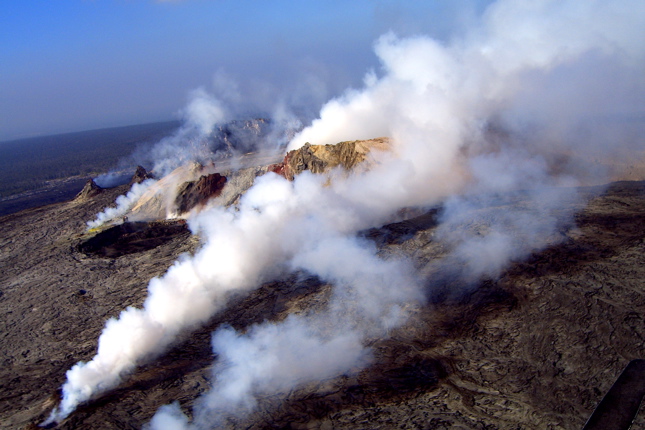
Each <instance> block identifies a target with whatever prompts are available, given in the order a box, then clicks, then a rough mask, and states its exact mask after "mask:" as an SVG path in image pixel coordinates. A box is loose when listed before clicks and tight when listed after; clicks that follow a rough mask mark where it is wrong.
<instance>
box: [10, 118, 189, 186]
mask: <svg viewBox="0 0 645 430" xmlns="http://www.w3.org/2000/svg"><path fill="white" fill-rule="evenodd" d="M177 127H179V123H178V122H176V121H171V122H161V123H153V124H143V125H133V126H128V127H118V128H106V129H101V130H92V131H83V132H77V133H67V134H58V135H54V136H43V137H33V138H28V139H20V140H12V141H7V142H0V197H5V196H8V195H12V194H17V193H21V192H23V191H28V190H34V189H37V188H39V187H41V186H43V185H44V183H45V181H48V180H52V179H59V178H67V177H70V176H76V175H84V176H85V175H87V176H88V177H89V176H95V175H97V174H100V173H105V172H107V171H109V170H110V169H112V168H114V167H115V166H117V163H118V161H119V160H120V159H122V158H124V157H127V156H128V155H130V154H132V152H133V151H134V150H135V148H136V147H137V145H139V144H143V143H154V142H156V141H158V140H160V139H161V138H163V137H164V136H167V135H169V134H170V133H171V132H172V131H174V130H175V129H177Z"/></svg>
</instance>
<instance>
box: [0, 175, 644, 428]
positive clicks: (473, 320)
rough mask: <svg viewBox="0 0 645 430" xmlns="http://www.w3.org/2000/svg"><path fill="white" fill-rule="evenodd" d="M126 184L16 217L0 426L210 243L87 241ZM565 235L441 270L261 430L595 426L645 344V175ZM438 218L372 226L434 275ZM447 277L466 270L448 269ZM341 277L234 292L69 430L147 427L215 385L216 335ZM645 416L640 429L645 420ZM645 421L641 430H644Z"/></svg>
mask: <svg viewBox="0 0 645 430" xmlns="http://www.w3.org/2000/svg"><path fill="white" fill-rule="evenodd" d="M125 191H127V186H123V187H119V188H114V189H110V190H106V191H105V192H103V193H101V194H99V195H97V196H95V197H93V198H91V199H85V200H83V199H81V200H72V201H69V202H65V203H57V204H53V205H49V206H44V207H40V208H35V209H29V210H26V211H22V212H18V213H15V214H11V215H7V216H4V217H1V218H0V225H1V226H2V228H1V229H0V315H1V316H0V360H1V361H0V362H1V364H2V365H1V366H0V427H2V428H5V429H36V428H38V427H37V425H38V424H39V423H41V422H42V421H43V420H44V419H45V418H46V417H47V415H48V414H49V412H50V411H51V409H52V408H53V407H54V406H55V405H56V404H57V402H58V389H59V388H60V386H61V385H62V383H63V382H64V381H65V372H66V371H67V370H68V369H69V368H70V367H71V366H72V365H74V364H75V363H76V362H77V361H79V360H89V359H91V358H92V356H93V355H94V354H95V352H96V347H97V339H98V336H99V334H100V332H101V330H102V328H103V326H104V324H105V321H106V320H107V319H108V318H110V317H115V316H117V315H118V314H119V312H120V311H121V310H123V309H124V308H126V307H127V306H140V305H141V304H142V303H143V300H144V298H145V297H146V287H147V283H148V281H149V280H150V279H151V278H152V277H154V276H160V275H162V274H163V273H164V272H165V271H166V270H167V268H168V267H169V266H170V265H171V264H172V263H173V262H174V261H175V260H176V259H177V257H178V256H179V255H180V254H182V253H192V252H194V251H195V250H196V249H197V248H198V247H199V239H198V238H196V237H193V236H191V235H190V233H189V231H188V230H187V228H186V227H185V225H182V224H181V223H157V224H155V223H149V224H145V223H144V224H140V225H137V226H133V227H131V228H129V229H127V228H122V229H121V230H119V231H114V232H113V236H109V235H106V236H104V237H103V238H102V239H101V238H98V239H97V238H94V239H92V238H91V237H88V235H87V233H86V232H85V230H86V225H85V223H86V221H88V220H90V219H93V217H94V215H95V214H96V213H98V212H100V211H101V210H102V209H103V208H104V207H106V206H107V205H109V204H111V203H112V202H114V200H115V198H116V197H117V196H118V195H120V194H123V193H124V192H125ZM581 193H582V194H583V195H584V196H585V197H586V198H587V199H586V201H585V203H580V202H576V203H571V204H572V205H579V206H580V207H577V208H576V209H577V210H578V212H577V215H576V217H575V223H576V225H575V227H573V228H571V229H568V230H567V231H564V232H562V234H563V235H564V236H565V237H564V240H562V241H560V242H559V243H557V244H554V245H552V246H550V247H548V248H546V249H545V250H543V251H541V252H539V253H535V254H533V255H531V256H530V258H529V259H528V260H526V261H523V262H517V263H515V264H513V265H512V266H511V267H510V268H508V269H507V270H506V271H505V272H504V273H502V275H501V276H500V277H499V278H496V279H485V280H482V281H481V282H478V283H477V284H476V285H472V284H468V285H465V284H463V283H461V282H460V281H459V279H452V278H451V277H450V276H442V275H441V273H434V274H432V275H428V280H427V283H428V288H429V291H430V293H429V294H428V299H427V301H426V302H425V303H424V304H423V305H421V306H418V308H416V309H414V311H413V317H412V318H411V319H410V320H409V321H408V322H407V323H406V324H405V325H404V326H403V327H401V328H398V329H396V330H393V331H392V332H391V333H390V336H389V337H388V338H386V339H373V340H370V344H369V346H370V347H371V348H372V351H373V354H374V357H375V359H374V362H373V364H372V365H371V366H369V367H368V368H366V369H363V370H362V371H360V372H359V373H357V374H356V375H354V376H351V377H348V376H342V377H338V378H334V379H331V380H326V381H322V382H318V383H311V384H306V385H304V386H300V387H299V388H298V389H296V390H293V391H290V392H284V393H278V394H275V395H272V396H266V397H262V398H260V399H258V401H259V405H258V407H257V409H256V410H255V412H254V413H253V414H252V415H250V416H249V417H247V418H245V419H243V420H240V421H230V422H229V424H230V426H231V428H245V429H392V428H399V429H581V428H582V427H583V426H584V424H585V422H586V421H587V419H588V418H589V416H590V415H591V413H592V412H593V410H594V408H595V407H596V405H597V404H598V403H599V402H600V400H601V399H602V398H603V396H604V395H605V393H606V392H607V391H608V390H609V388H610V387H611V386H612V384H613V383H614V381H615V380H616V378H617V377H618V375H619V374H620V373H621V371H622V370H623V369H624V368H625V366H626V365H627V364H628V363H629V362H630V361H631V360H633V359H639V358H643V351H645V321H644V316H645V182H617V183H613V184H611V185H609V186H608V187H606V188H603V187H590V188H584V189H581ZM435 217H436V211H430V212H428V213H427V214H425V215H421V216H418V217H416V218H412V219H408V220H406V221H402V222H398V223H394V224H390V225H387V226H384V227H381V228H376V229H372V230H369V231H367V232H364V234H365V236H366V237H367V238H369V239H371V240H373V241H374V242H375V243H376V244H377V245H378V247H379V249H380V252H381V253H382V254H383V255H387V253H403V254H405V255H408V256H409V257H410V258H411V259H412V260H413V261H414V264H416V265H417V266H418V268H419V269H420V271H421V272H422V273H423V269H424V267H426V266H427V265H429V264H431V262H432V261H433V260H434V259H436V258H437V257H440V256H441V255H442V253H443V252H445V251H444V249H443V247H442V246H441V244H440V243H437V241H436V240H435V239H434V236H433V231H434V229H435V228H436V222H435ZM443 269H445V270H446V271H447V273H450V272H451V268H450V267H445V268H443ZM329 289H330V286H329V285H326V284H325V283H324V282H321V281H320V280H318V279H316V278H309V279H304V280H303V279H302V277H301V276H300V277H299V276H297V275H292V276H287V277H285V278H284V279H278V280H275V281H273V282H270V283H267V284H264V285H262V286H261V287H260V288H258V289H257V290H255V291H254V292H253V293H251V294H250V295H248V296H244V297H237V298H233V299H232V301H231V302H230V306H228V307H227V309H225V310H224V311H222V312H220V313H218V314H216V315H215V316H214V317H213V318H212V319H211V320H210V321H209V322H208V324H207V325H206V326H204V327H202V328H200V329H199V330H197V331H195V332H193V333H186V334H185V335H184V336H183V338H182V339H180V340H179V341H178V342H177V343H176V344H175V345H174V346H173V348H172V349H170V350H169V351H168V352H166V353H164V354H162V355H161V356H159V357H156V358H154V359H153V360H151V361H149V362H148V363H147V364H146V365H144V366H141V367H140V368H138V369H137V370H136V372H135V373H134V374H132V375H131V376H130V377H129V378H127V379H126V380H125V381H124V382H123V383H122V384H121V385H120V386H118V387H117V388H116V389H114V390H112V391H109V392H107V393H105V394H103V395H102V396H99V397H97V398H95V399H93V400H92V401H90V402H88V403H86V404H83V405H81V407H79V409H78V410H76V411H75V412H74V413H73V414H71V415H70V416H69V417H68V418H67V419H66V420H65V421H63V422H62V423H60V424H59V426H58V427H57V428H60V429H99V428H100V429H139V428H141V427H142V426H143V425H144V424H145V423H147V422H149V420H150V419H151V417H152V416H153V414H154V413H155V411H156V410H157V409H158V408H159V407H160V406H162V405H164V404H167V403H169V402H172V401H174V400H178V401H179V402H180V404H181V406H182V409H183V410H184V411H190V409H191V405H192V402H193V401H194V400H195V399H196V398H197V397H198V396H199V394H200V393H203V392H204V391H206V390H207V389H208V387H209V381H208V379H209V375H210V371H211V366H212V364H213V359H214V357H213V353H212V351H211V346H210V334H211V332H212V331H213V330H214V329H215V328H217V327H218V326H220V325H221V324H224V323H228V324H230V325H232V326H233V327H234V328H236V329H240V330H244V328H246V327H248V326H250V325H252V324H254V323H258V322H262V321H265V320H275V321H277V320H282V319H284V318H285V317H286V316H287V315H288V314H289V313H291V312H294V311H296V310H297V309H303V308H316V307H321V306H324V304H325V301H326V298H327V296H328V292H329ZM639 426H640V427H639ZM644 427H645V418H644V417H643V413H642V412H641V415H640V416H639V417H638V418H637V422H636V423H635V424H634V427H633V428H644Z"/></svg>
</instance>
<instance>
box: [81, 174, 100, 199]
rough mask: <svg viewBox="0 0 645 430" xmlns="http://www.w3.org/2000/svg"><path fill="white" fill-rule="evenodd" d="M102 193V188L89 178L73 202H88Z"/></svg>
mask: <svg viewBox="0 0 645 430" xmlns="http://www.w3.org/2000/svg"><path fill="white" fill-rule="evenodd" d="M102 192H103V188H101V187H99V186H98V185H96V182H94V179H92V178H90V179H88V180H87V182H86V183H85V186H84V187H83V189H82V190H81V192H80V193H78V194H77V195H76V197H74V200H76V201H84V200H88V199H91V198H92V197H94V196H96V195H97V194H101V193H102Z"/></svg>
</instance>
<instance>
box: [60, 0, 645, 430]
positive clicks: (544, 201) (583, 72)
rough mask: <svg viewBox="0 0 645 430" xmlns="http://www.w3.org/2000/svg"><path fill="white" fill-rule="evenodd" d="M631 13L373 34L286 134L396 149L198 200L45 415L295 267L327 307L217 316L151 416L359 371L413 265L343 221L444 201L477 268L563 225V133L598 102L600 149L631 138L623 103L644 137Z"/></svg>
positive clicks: (579, 144) (450, 232) (527, 16)
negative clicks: (183, 250)
mask: <svg viewBox="0 0 645 430" xmlns="http://www.w3.org/2000/svg"><path fill="white" fill-rule="evenodd" d="M644 22H645V5H644V4H643V3H642V2H639V1H623V2H599V1H588V0H584V1H522V0H517V1H511V0H501V1H498V2H497V3H495V4H493V5H492V6H490V7H489V8H488V10H487V11H486V12H485V14H484V16H483V20H482V25H481V26H480V27H478V28H475V29H473V30H472V32H471V33H470V34H467V35H465V36H463V37H460V38H455V39H454V40H453V42H452V43H450V44H448V45H443V44H441V43H439V42H437V41H435V40H432V39H429V38H426V37H416V38H409V39H398V38H397V37H396V36H395V35H393V34H388V35H385V36H383V37H382V38H381V39H379V41H378V42H377V44H376V52H377V54H378V56H379V58H380V59H381V61H382V64H383V71H382V76H378V75H376V74H375V73H370V74H368V75H367V76H366V79H365V87H364V88H363V89H361V90H349V91H348V92H346V93H345V94H344V95H343V96H342V97H341V98H339V99H335V100H332V101H330V102H329V103H327V104H326V105H325V106H324V107H323V109H322V110H321V113H320V118H319V119H318V120H316V121H314V122H313V123H312V125H311V126H310V127H307V128H306V129H304V130H303V131H302V132H301V133H300V134H299V135H298V136H297V137H296V138H295V139H293V141H292V142H291V144H290V147H291V148H297V147H298V146H300V145H302V144H304V142H306V141H310V142H311V143H314V144H323V143H336V142H338V141H342V140H354V139H360V138H371V137H375V136H382V135H386V136H391V137H392V138H393V139H394V144H395V149H394V154H390V155H388V154H381V156H380V162H381V164H379V165H377V166H376V167H375V168H373V169H372V170H371V171H370V172H367V173H364V174H360V175H353V176H350V177H349V178H343V177H341V176H334V177H333V178H332V181H331V183H330V185H329V186H323V185H324V184H325V183H326V178H323V177H316V176H313V175H311V174H307V173H305V174H302V175H300V176H298V177H297V178H296V180H295V181H294V182H287V181H286V180H284V179H282V178H281V177H278V176H276V175H273V174H268V175H265V176H264V177H261V178H259V180H258V181H257V183H256V185H255V186H254V187H253V188H252V189H251V190H249V191H248V193H247V194H246V195H245V196H244V197H243V199H242V201H241V203H240V206H239V208H237V209H224V208H218V207H213V208H210V209H209V210H207V211H204V212H202V213H200V214H197V215H195V216H194V217H193V218H192V219H191V220H189V224H190V227H191V229H192V230H193V231H194V232H196V233H198V234H200V236H201V237H202V238H203V240H204V245H203V247H202V248H201V249H200V251H199V252H198V253H197V254H196V255H195V256H194V257H193V258H187V257H186V258H184V259H182V260H180V261H178V262H177V263H175V265H173V266H172V267H171V268H170V269H169V271H168V272H167V274H166V275H164V277H162V278H155V279H153V280H152V281H151V282H150V285H149V291H150V294H149V296H148V298H147V299H146V302H145V303H144V307H143V309H135V308H128V309H126V310H125V311H123V312H122V314H121V315H120V317H119V318H118V319H112V320H110V321H108V323H107V324H106V328H105V330H104V332H103V334H102V335H101V337H100V339H99V350H98V354H97V355H96V356H95V357H94V358H93V359H92V361H90V362H88V363H78V364H77V365H75V366H74V367H73V368H72V369H71V370H70V371H69V372H68V374H67V382H66V383H65V385H64V386H63V393H64V394H63V401H62V403H61V406H60V408H59V409H57V410H55V411H54V412H53V413H52V417H51V420H59V419H62V418H64V417H65V416H67V415H68V414H69V413H71V412H72V411H73V410H74V408H75V407H76V406H77V405H78V404H79V403H81V402H84V401H87V400H88V399H90V398H91V397H92V396H94V395H96V394H98V393H101V392H103V391H105V390H108V389H110V388H112V387H114V386H115V385H117V384H118V383H119V382H120V380H121V377H122V376H124V375H126V374H127V373H128V372H131V371H132V370H133V369H134V368H135V366H136V365H137V364H139V363H141V362H142V361H144V360H146V359H149V358H150V357H151V356H154V355H155V354H159V353H161V352H162V351H164V350H165V349H166V348H167V347H168V345H170V344H171V343H172V341H173V339H174V338H175V336H176V335H177V333H179V332H180V331H182V330H186V329H189V328H191V327H193V326H195V325H198V324H201V323H203V322H205V321H206V320H207V319H209V318H210V317H211V316H212V315H213V314H214V313H215V312H217V311H218V310H219V309H221V308H222V307H223V306H225V305H226V297H227V293H228V292H231V291H250V290H251V289H253V288H256V287H257V286H258V285H259V284H260V283H261V282H262V281H264V280H268V279H271V278H274V277H275V276H277V275H279V274H281V273H284V272H287V271H292V270H304V271H306V272H308V273H310V274H314V275H317V276H318V277H319V278H321V279H323V280H325V281H327V282H330V283H331V284H333V285H334V290H333V294H332V299H331V300H330V303H329V305H328V307H327V308H326V309H325V310H324V311H321V312H319V313H305V314H300V315H295V316H291V317H289V318H287V319H286V320H284V321H282V322H279V323H265V324H261V325H258V326H255V327H251V328H249V329H248V330H247V332H246V333H243V334H241V333H236V332H235V331H233V330H232V329H230V328H222V329H220V330H218V331H217V332H216V333H215V334H214V336H213V347H214V351H215V353H216V354H217V355H218V361H217V363H216V365H215V370H214V375H213V380H214V382H213V387H212V389H211V390H210V391H209V392H208V393H206V394H204V396H203V397H202V398H201V399H199V400H198V401H197V402H196V404H195V410H194V413H193V420H192V422H191V421H190V420H189V419H188V418H187V417H185V416H184V415H183V414H182V413H181V411H180V410H179V407H178V405H177V404H174V405H169V406H165V407H163V408H161V409H160V410H159V411H158V412H157V415H155V417H154V419H153V420H152V422H151V424H150V426H151V427H152V428H154V429H162V428H164V429H165V428H177V429H179V428H200V429H201V428H211V427H213V426H217V425H220V424H223V423H224V422H225V421H226V419H227V417H228V416H230V415H231V414H239V413H244V412H246V411H249V410H250V409H251V408H252V407H253V405H254V403H255V396H256V395H257V394H260V393H275V392H278V391H280V390H287V389H289V388H292V387H294V386H297V385H298V384H301V383H304V382H307V381H312V380H317V379H321V378H331V377H334V376H336V375H339V374H342V373H349V372H352V371H356V370H358V369H360V368H361V366H364V365H366V364H367V363H368V362H369V357H370V354H369V351H368V350H366V349H365V348H364V345H365V343H366V340H367V339H369V338H372V337H379V336H384V335H386V333H387V330H388V329H391V328H393V327H397V326H399V325H400V324H402V323H404V322H405V320H406V314H407V310H408V309H409V308H410V306H414V305H416V304H418V303H420V302H422V300H423V289H422V285H423V284H424V283H425V281H421V280H419V278H418V276H416V275H415V274H414V273H413V270H412V269H411V266H410V264H409V263H408V262H406V261H405V260H404V259H398V258H395V257H392V256H390V257H388V258H386V257H381V256H378V255H377V253H376V249H375V248H374V246H373V245H370V244H368V243H366V242H364V241H361V240H359V239H357V238H356V237H355V234H356V232H357V231H359V230H360V229H364V228H367V227H371V226H375V225H379V224H380V223H383V222H385V221H387V220H388V219H389V217H391V216H392V215H393V214H394V213H395V212H396V211H397V210H398V209H400V208H403V207H410V206H428V205H432V204H436V203H438V202H440V201H445V205H444V211H443V215H442V219H441V221H442V225H441V226H440V227H439V230H438V232H439V234H438V236H439V239H440V240H442V241H444V243H446V245H447V246H448V247H449V248H450V249H451V252H450V253H449V256H448V257H446V261H448V260H450V261H456V262H458V263H459V266H460V267H462V268H463V270H462V273H461V274H460V276H461V277H463V278H464V279H467V280H471V281H473V282H476V281H477V280H478V279H480V278H481V277H482V276H493V277H494V276H497V275H498V274H499V273H500V272H501V271H502V270H504V268H505V267H507V265H508V264H509V263H510V262H511V261H514V260H518V259H521V258H524V257H526V256H527V255H528V254H530V253H531V252H534V251H536V250H538V249H541V248H542V247H544V246H546V245H548V244H550V243H554V242H557V241H558V240H560V239H561V231H562V230H563V229H566V228H567V227H568V226H569V225H570V221H571V215H572V213H571V212H569V211H565V210H563V209H562V208H561V206H562V205H561V204H560V202H561V201H563V200H564V199H566V200H567V201H570V199H571V198H572V195H573V193H574V191H573V188H572V186H574V185H575V184H576V183H577V182H576V181H577V178H582V179H585V180H586V179H588V175H590V170H589V169H588V167H586V166H582V167H580V166H579V165H576V166H574V167H575V168H570V167H572V166H573V164H572V163H570V162H569V159H568V158H567V157H568V155H571V154H575V155H576V156H580V155H583V156H584V155H585V153H584V151H586V150H587V147H586V146H585V144H586V143H587V142H588V141H589V140H587V139H578V138H576V136H577V134H576V133H575V132H576V131H579V130H584V129H588V130H591V129H593V127H594V125H593V123H594V119H598V118H602V119H603V121H604V122H603V126H602V129H603V133H604V134H603V136H619V138H620V139H621V140H618V141H617V140H613V139H612V140H602V139H597V140H591V142H592V143H593V148H592V149H593V150H594V151H599V153H600V154H607V153H609V152H612V151H616V147H617V146H618V147H620V149H623V148H624V149H626V150H628V151H629V150H630V149H633V148H634V147H636V144H637V141H638V142H642V138H641V137H638V133H631V134H627V135H626V134H625V133H624V132H623V130H622V127H621V122H620V121H615V120H616V118H617V117H618V116H623V117H629V118H632V119H634V118H636V119H635V121H636V122H635V123H633V124H632V125H631V127H632V128H633V129H635V130H639V132H640V136H642V135H643V134H642V132H643V129H644V128H645V127H644V121H643V118H645V112H643V108H642V104H639V103H637V101H638V100H641V101H642V99H643V96H644V95H645V91H644V88H645V83H644V82H643V79H642V76H641V75H640V72H642V70H643V64H644V61H643V60H644V58H643V57H644V54H645V46H643V45H644V44H645V40H644V39H643V37H642V24H643V23H644ZM630 24H631V25H630ZM580 64H582V65H585V66H586V67H580ZM603 72H606V76H614V75H617V74H618V75H620V76H623V77H631V78H630V80H629V81H628V82H621V83H615V82H604V81H603V84H604V86H603V87H602V88H598V85H597V82H598V81H597V79H596V78H593V77H594V76H596V75H597V74H598V73H601V74H602V73H603ZM586 83H589V85H587V84H586ZM612 85H617V86H618V88H619V89H623V88H627V87H629V88H631V90H632V91H631V92H630V96H629V97H626V98H625V100H624V102H625V103H623V104H620V103H610V104H608V105H603V104H602V103H594V104H590V103H589V99H590V98H591V99H593V98H596V97H597V98H598V101H602V100H605V98H604V96H605V95H606V94H610V93H612V91H613V88H615V87H612ZM553 88H567V89H568V91H569V93H568V95H569V97H570V99H567V100H566V103H564V105H560V104H558V103H553V104H550V103H549V104H546V103H544V100H554V101H556V100H558V97H556V96H553V95H550V93H549V94H545V95H544V96H542V94H541V91H542V90H551V89H553ZM621 91H622V90H621ZM633 92H636V93H637V94H638V96H637V97H633V95H632V93H633ZM612 97H614V99H615V95H610V96H608V97H607V98H606V99H607V100H612ZM211 117H212V116H211ZM211 117H209V118H211ZM554 118H555V119H558V121H556V122H555V125H556V127H550V123H551V120H552V119H554ZM596 123H597V121H596ZM198 129H199V130H202V129H201V128H199V127H198ZM629 136H632V137H631V138H630V137H629ZM622 139H624V140H622ZM638 139H641V140H638ZM623 143H624V146H623ZM197 147H199V145H197ZM189 152H190V151H189ZM554 153H555V154H556V155H557V157H555V158H554ZM563 157H564V158H563ZM555 159H557V160H558V163H554V160H555ZM580 173H582V174H583V175H582V176H580ZM504 199H506V200H504ZM509 199H510V200H511V201H513V199H515V200H514V201H515V202H516V203H517V202H521V204H519V205H516V204H509V203H508V202H509ZM437 264H438V265H441V262H437Z"/></svg>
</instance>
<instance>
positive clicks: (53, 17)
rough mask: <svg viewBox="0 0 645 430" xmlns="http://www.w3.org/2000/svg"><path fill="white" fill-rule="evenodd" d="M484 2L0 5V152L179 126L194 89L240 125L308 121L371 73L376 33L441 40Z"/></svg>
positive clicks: (191, 0) (188, 1)
mask: <svg viewBox="0 0 645 430" xmlns="http://www.w3.org/2000/svg"><path fill="white" fill-rule="evenodd" d="M488 3H489V2H488V1H483V0H468V1H464V2H460V3H459V4H458V5H457V4H455V3H454V2H448V1H442V0H439V1H433V2H415V1H403V2H395V1H385V0H384V1H369V0H360V1H356V2H351V3H347V2H342V3H341V2H338V1H332V2H324V1H314V2H306V3H304V2H303V3H291V2H286V1H270V2H262V3H252V2H248V1H241V2H240V1H229V0H224V1H204V0H186V1H141V2H84V1H69V2H65V3H62V4H61V3H56V4H53V3H52V4H48V3H42V2H34V1H26V2H12V3H3V4H2V5H0V15H2V16H4V17H5V19H4V20H3V22H4V23H5V25H4V26H3V29H2V30H0V36H1V37H0V77H1V79H0V141H7V140H16V139H21V138H28V137H34V136H45V135H52V134H62V133H69V132H75V131H85V130H94V129H101V128H111V127H119V126H127V125H134V124H144V123H152V122H161V121H171V120H178V119H181V117H182V109H183V108H184V106H185V105H186V103H187V101H188V100H189V98H190V94H191V92H192V91H194V90H196V89H199V88H202V89H204V90H205V91H208V92H210V93H213V94H214V95H215V96H217V97H221V98H223V99H225V101H227V102H229V104H231V105H234V107H233V108H234V110H236V112H235V113H236V114H238V115H240V116H243V115H244V114H249V115H258V114H267V113H271V112H272V111H273V110H275V109H276V108H277V106H278V105H280V106H286V107H288V109H290V110H292V111H295V112H297V113H298V115H299V116H301V117H302V118H303V119H305V120H311V119H313V117H314V116H315V115H316V114H317V112H318V110H319V108H320V107H321V106H322V104H323V103H325V102H326V101H327V100H329V99H330V98H331V97H334V96H337V95H339V94H341V93H342V92H343V91H344V90H345V89H346V88H348V87H354V88H356V87H360V86H361V85H362V81H363V79H364V76H365V74H366V73H367V72H369V71H370V70H374V71H376V72H377V73H378V72H379V61H378V59H377V57H376V55H375V54H374V52H373V44H374V43H375V41H376V40H377V39H378V37H379V36H381V35H382V34H384V33H387V32H389V31H392V32H394V33H395V34H397V35H400V36H409V35H415V34H428V35H431V36H433V37H435V38H438V39H440V40H441V39H443V40H447V39H449V38H450V36H451V35H452V34H453V32H455V31H456V30H457V29H459V28H463V27H464V26H467V25H468V23H469V22H470V21H471V20H473V19H474V18H475V17H476V16H477V15H478V14H481V12H482V10H483V9H484V7H485V6H486V5H487V4H488Z"/></svg>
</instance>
